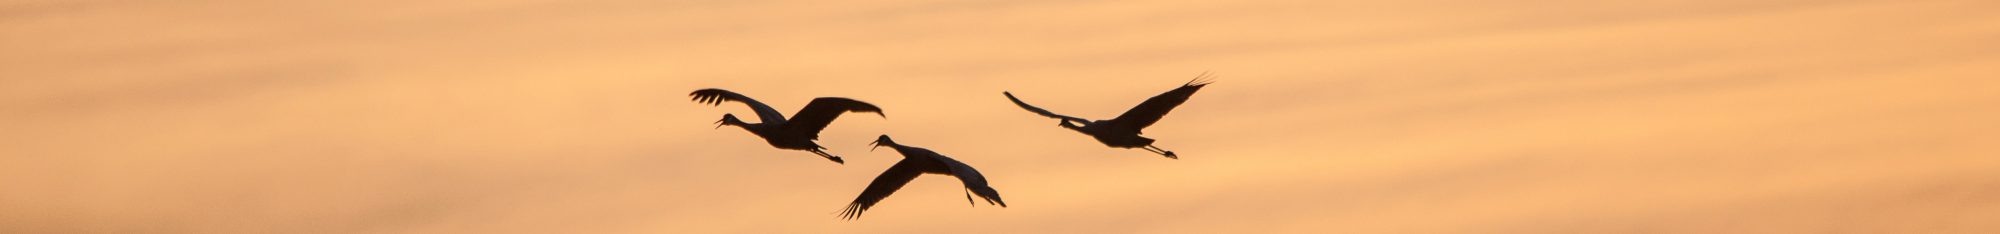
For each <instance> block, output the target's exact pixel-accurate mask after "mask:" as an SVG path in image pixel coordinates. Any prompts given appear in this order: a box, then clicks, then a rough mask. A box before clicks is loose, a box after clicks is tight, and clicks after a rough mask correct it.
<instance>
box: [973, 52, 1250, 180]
mask: <svg viewBox="0 0 2000 234" xmlns="http://www.w3.org/2000/svg"><path fill="white" fill-rule="evenodd" d="M1208 77H1209V73H1206V72H1204V73H1202V74H1201V75H1199V76H1195V78H1194V80H1191V81H1188V83H1187V84H1182V85H1181V87H1180V88H1175V89H1174V90H1169V91H1167V92H1166V93H1162V94H1160V95H1158V96H1153V98H1151V99H1146V102H1143V103H1139V106H1137V107H1132V109H1131V110H1126V111H1125V114H1122V115H1118V118H1114V119H1109V120H1095V121H1092V120H1089V119H1084V118H1077V117H1072V116H1067V115H1060V114H1056V113H1054V112H1049V110H1045V109H1042V108H1040V107H1035V106H1034V105H1028V103H1027V102H1022V101H1021V99H1020V98H1015V97H1014V93H1012V92H1004V91H1003V92H1000V94H1002V95H1007V100H1011V101H1014V105H1018V106H1021V109H1027V110H1028V112H1034V113H1035V114H1039V115H1042V116H1045V117H1049V118H1055V119H1058V120H1060V121H1061V122H1060V123H1057V124H1056V125H1057V126H1062V127H1063V128H1068V129H1070V130H1075V131H1076V132H1080V133H1083V134H1084V135H1090V136H1091V137H1093V138H1097V141H1098V142H1103V143H1104V145H1105V146H1111V147H1117V148H1127V149H1129V148H1144V149H1146V151H1149V152H1153V153H1156V154H1160V155H1161V156H1166V157H1167V158H1172V159H1180V156H1179V155H1176V154H1174V152H1173V151H1168V150H1166V149H1161V148H1160V147H1158V146H1153V141H1154V140H1153V139H1152V138H1146V137H1143V136H1139V134H1141V133H1142V132H1140V130H1141V129H1145V128H1146V127H1147V126H1153V123H1154V122H1159V121H1160V117H1165V116H1166V115H1167V112H1170V111H1173V110H1174V107H1178V106H1180V105H1181V103H1183V102H1187V100H1188V97H1190V96H1194V92H1195V91H1200V90H1201V87H1203V86H1208V84H1209V83H1214V82H1212V81H1203V80H1202V79H1203V78H1208Z"/></svg>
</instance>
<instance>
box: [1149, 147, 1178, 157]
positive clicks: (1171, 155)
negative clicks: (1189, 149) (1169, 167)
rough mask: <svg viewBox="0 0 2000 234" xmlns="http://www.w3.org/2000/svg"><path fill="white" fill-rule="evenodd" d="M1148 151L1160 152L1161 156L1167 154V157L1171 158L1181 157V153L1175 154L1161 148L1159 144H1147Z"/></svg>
mask: <svg viewBox="0 0 2000 234" xmlns="http://www.w3.org/2000/svg"><path fill="white" fill-rule="evenodd" d="M1146 151H1148V152H1153V153H1155V154H1160V155H1161V156H1167V158H1171V159H1181V156H1180V155H1174V152H1173V151H1167V149H1161V148H1160V147H1159V146H1153V145H1146Z"/></svg>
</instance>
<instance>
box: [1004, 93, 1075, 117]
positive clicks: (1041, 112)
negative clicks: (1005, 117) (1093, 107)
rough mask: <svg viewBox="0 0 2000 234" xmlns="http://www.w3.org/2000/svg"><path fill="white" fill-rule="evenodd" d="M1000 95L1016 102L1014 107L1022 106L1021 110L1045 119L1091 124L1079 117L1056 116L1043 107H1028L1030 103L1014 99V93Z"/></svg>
mask: <svg viewBox="0 0 2000 234" xmlns="http://www.w3.org/2000/svg"><path fill="white" fill-rule="evenodd" d="M1000 94H1002V95H1007V100H1010V101H1014V105H1016V106H1021V109H1027V110H1028V112H1035V114H1039V115H1042V116H1045V117H1049V118H1056V119H1062V120H1069V121H1082V122H1084V123H1089V122H1090V120H1088V119H1083V118H1077V117H1071V116H1067V115H1059V114H1056V113H1055V112H1049V110H1044V109H1042V108H1041V107H1035V106H1034V105H1028V103H1027V102H1022V101H1021V99H1020V98H1015V97H1014V93H1012V92H1000Z"/></svg>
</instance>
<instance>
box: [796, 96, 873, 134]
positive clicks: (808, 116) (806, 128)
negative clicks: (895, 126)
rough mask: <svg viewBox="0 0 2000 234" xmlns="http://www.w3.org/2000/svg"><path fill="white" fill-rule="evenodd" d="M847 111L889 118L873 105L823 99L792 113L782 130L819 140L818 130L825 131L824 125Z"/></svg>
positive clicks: (818, 99)
mask: <svg viewBox="0 0 2000 234" xmlns="http://www.w3.org/2000/svg"><path fill="white" fill-rule="evenodd" d="M849 111H853V112H871V113H875V115H880V116H882V117H883V118H888V117H889V116H888V115H885V114H882V108H880V107H875V104H868V103H866V102H861V101H855V100H854V99H847V98H837V97H823V98H816V99H813V101H812V103H811V104H806V108H804V109H799V112H798V113H793V114H792V119H791V120H789V121H785V126H784V130H785V131H791V132H797V133H805V134H808V135H811V136H813V139H819V131H820V130H825V129H826V125H827V124H832V123H833V119H834V118H840V114H841V113H847V112H849Z"/></svg>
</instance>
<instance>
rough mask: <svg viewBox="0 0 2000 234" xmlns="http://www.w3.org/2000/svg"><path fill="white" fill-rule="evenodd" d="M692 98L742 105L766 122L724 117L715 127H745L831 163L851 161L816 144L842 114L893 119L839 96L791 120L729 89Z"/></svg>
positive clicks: (705, 91)
mask: <svg viewBox="0 0 2000 234" xmlns="http://www.w3.org/2000/svg"><path fill="white" fill-rule="evenodd" d="M688 96H692V97H693V100H694V101H695V102H699V103H705V104H709V105H712V106H721V105H722V102H724V101H734V102H741V103H743V104H744V105H748V106H750V110H752V111H755V112H756V113H757V119H759V120H760V121H762V122H759V123H745V122H743V120H741V119H737V118H736V115H735V114H722V120H718V121H715V123H716V124H717V125H716V126H715V128H722V126H737V127H742V128H743V130H749V131H750V133H751V134H756V135H757V137H761V138H764V142H767V143H770V144H771V146H772V147H777V148H779V149H788V150H804V151H810V152H812V153H813V154H818V155H819V156H820V157H826V159H827V160H833V162H835V163H840V164H847V162H846V161H843V160H841V159H840V156H834V155H833V154H829V153H827V152H826V147H821V146H820V145H819V143H815V142H813V141H814V140H819V132H820V130H824V129H826V125H827V124H831V123H833V119H834V118H839V117H840V114H842V113H847V112H868V113H875V115H879V116H882V118H889V116H888V115H886V114H882V108H879V107H875V105H874V104H868V103H866V102H861V101H856V100H854V99H847V98H839V97H822V98H815V99H813V100H812V103H809V104H806V107H805V108H804V109H799V112H798V113H794V114H793V115H792V118H791V119H789V120H787V119H785V115H784V114H780V113H778V110H777V109H771V106H769V105H764V103H763V102H757V100H756V99H750V97H749V96H743V94H737V93H736V92H730V91H729V90H722V89H702V90H695V91H694V92H693V93H689V94H688Z"/></svg>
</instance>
